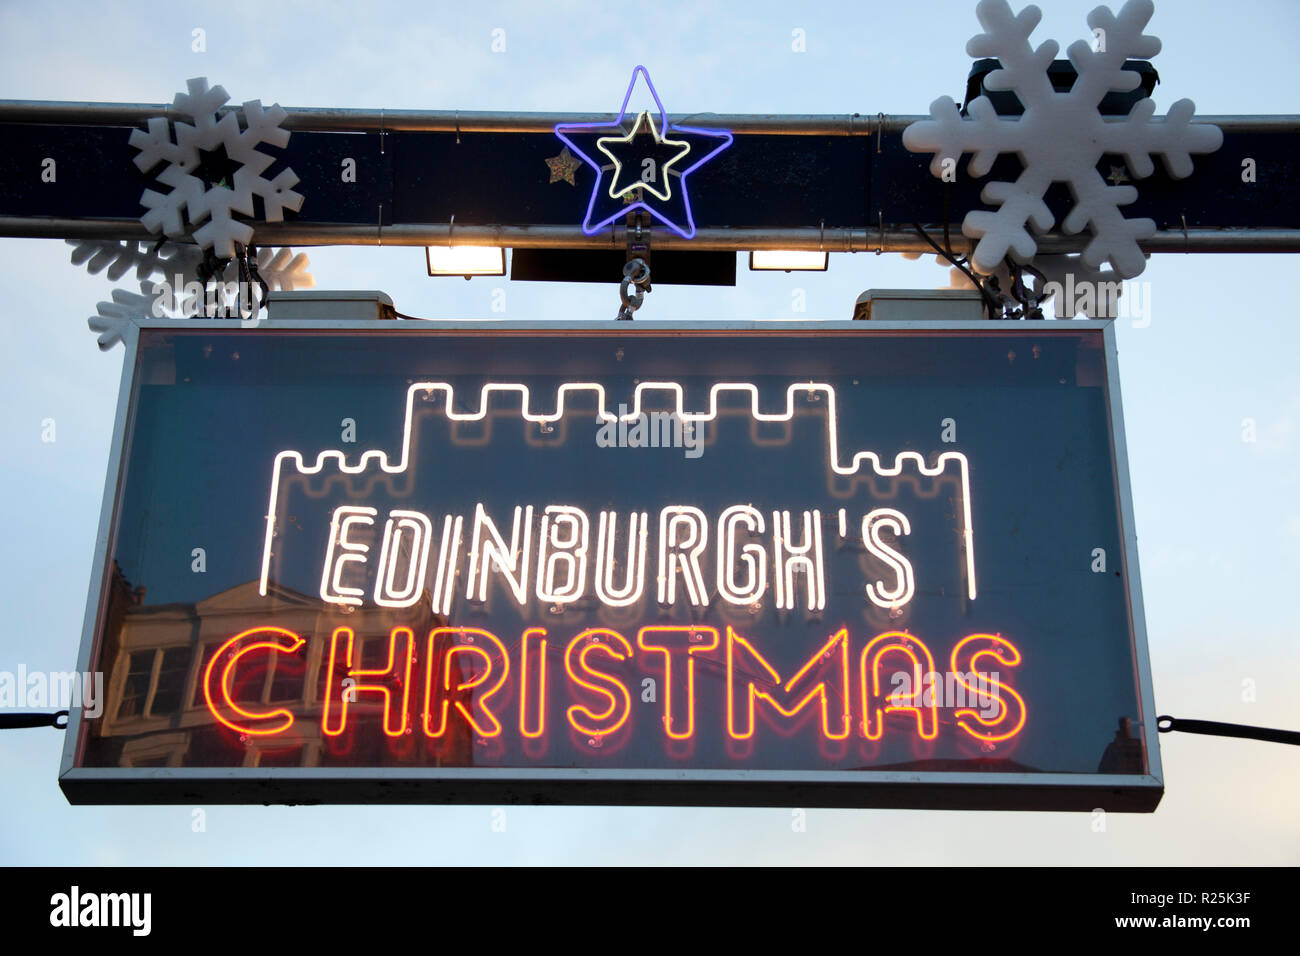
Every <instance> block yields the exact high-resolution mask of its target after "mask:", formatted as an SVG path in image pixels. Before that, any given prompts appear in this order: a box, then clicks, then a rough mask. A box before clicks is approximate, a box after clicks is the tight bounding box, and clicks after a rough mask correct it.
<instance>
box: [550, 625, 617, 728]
mask: <svg viewBox="0 0 1300 956" xmlns="http://www.w3.org/2000/svg"><path fill="white" fill-rule="evenodd" d="M602 638H604V640H602ZM575 651H576V654H575ZM597 651H599V652H600V653H602V654H604V655H606V656H607V657H610V658H612V659H613V660H615V661H627V660H631V659H632V653H633V651H632V645H631V644H629V643H628V640H627V638H625V637H624V636H623V635H622V634H620V633H618V632H617V631H611V630H608V629H606V628H603V627H593V628H589V629H588V630H585V631H583V632H582V633H581V634H579V635H578V636H577V637H575V638H574V639H573V640H571V641H569V646H568V647H566V648H565V649H564V669H565V671H567V672H568V675H569V679H570V680H571V681H573V682H574V683H575V684H577V685H578V686H579V687H583V688H586V689H587V690H589V691H591V692H592V693H593V694H599V695H600V696H602V697H604V698H606V699H607V700H608V701H609V706H608V707H607V708H606V709H605V710H604V711H602V712H600V713H596V712H595V711H594V710H592V709H591V708H589V707H586V706H584V705H582V704H574V705H573V706H571V707H570V708H569V709H568V711H567V716H568V718H569V724H570V726H572V727H573V729H574V730H576V731H578V733H580V734H586V735H587V736H590V737H603V736H605V735H606V734H612V733H614V732H615V731H616V730H618V729H619V728H620V727H622V726H623V724H624V723H626V722H627V718H628V716H629V715H630V714H631V713H632V695H631V692H629V691H628V689H627V685H626V684H624V683H623V682H622V681H621V680H619V679H618V678H617V677H615V676H613V675H612V674H607V673H605V672H604V671H599V670H596V669H595V668H594V667H592V665H591V663H590V662H589V661H588V660H587V657H588V656H589V655H591V654H594V653H596V652H597ZM575 658H576V661H575ZM575 664H576V666H575ZM579 670H581V671H582V672H583V673H584V674H586V675H588V676H590V677H593V678H595V679H596V680H597V681H598V682H599V683H592V682H591V681H587V680H584V679H583V678H582V677H581V676H579V674H578V671H579ZM588 721H590V723H589V722H588Z"/></svg>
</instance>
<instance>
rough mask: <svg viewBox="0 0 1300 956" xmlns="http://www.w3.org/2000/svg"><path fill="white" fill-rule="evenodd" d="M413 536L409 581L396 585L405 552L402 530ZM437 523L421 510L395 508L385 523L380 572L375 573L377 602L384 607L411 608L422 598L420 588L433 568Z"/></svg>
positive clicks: (408, 553)
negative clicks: (431, 547) (432, 547)
mask: <svg viewBox="0 0 1300 956" xmlns="http://www.w3.org/2000/svg"><path fill="white" fill-rule="evenodd" d="M403 530H405V531H406V532H408V533H409V534H410V535H411V536H412V542H411V545H410V548H409V550H408V552H407V560H406V583H405V584H403V585H402V588H401V590H398V589H396V588H394V587H393V575H394V573H395V572H396V570H397V565H398V559H399V558H400V557H401V554H402V537H403V535H402V532H403ZM432 538H433V522H431V521H430V520H429V518H428V516H427V515H423V514H421V513H420V512H418V511H392V512H389V515H388V520H387V521H386V522H384V543H383V544H382V545H381V546H380V549H379V572H378V574H377V575H376V576H375V603H376V604H378V605H380V606H381V607H410V606H411V605H412V604H414V603H415V602H416V601H418V600H419V599H420V588H421V586H422V585H423V584H424V575H425V573H426V572H427V571H428V567H429V543H430V540H431V539H432Z"/></svg>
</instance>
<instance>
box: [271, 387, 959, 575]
mask: <svg viewBox="0 0 1300 956" xmlns="http://www.w3.org/2000/svg"><path fill="white" fill-rule="evenodd" d="M647 391H667V392H671V393H673V395H674V397H675V408H676V411H675V414H676V415H677V416H678V417H679V418H680V419H681V421H682V422H683V424H685V423H694V422H710V421H714V420H716V419H717V417H718V396H719V395H720V394H721V393H723V392H736V391H740V392H745V393H748V395H749V396H750V407H751V415H752V416H753V419H754V420H755V421H757V422H788V421H791V420H792V419H793V418H794V415H795V396H796V395H797V394H805V395H809V396H819V397H822V398H824V400H825V402H826V422H827V436H826V437H827V452H828V454H827V457H828V462H827V465H828V467H829V469H830V471H831V472H832V473H833V474H836V475H841V476H848V475H855V474H857V473H858V472H859V471H860V470H861V469H862V467H863V465H864V464H866V465H869V466H870V468H871V469H872V471H873V472H874V473H875V474H876V475H878V476H880V477H882V478H892V477H896V476H898V475H900V474H902V471H903V468H904V466H906V465H912V466H914V467H915V468H916V469H917V471H918V473H919V474H921V475H922V476H925V477H938V476H939V475H942V474H943V473H944V472H945V471H946V470H947V468H948V466H949V465H950V464H951V465H953V466H955V467H956V469H957V471H958V473H959V479H960V483H961V514H962V543H963V550H964V558H965V561H964V563H965V572H966V586H967V594H968V596H969V598H970V599H971V600H974V599H975V598H976V595H977V588H976V580H975V549H974V529H973V527H972V524H971V495H970V468H969V463H968V461H967V459H966V456H965V455H964V454H962V453H961V452H955V451H946V452H943V453H941V454H939V455H938V456H937V457H936V458H935V462H934V464H933V465H928V464H927V463H926V460H925V458H924V456H923V455H922V454H921V453H920V452H916V451H904V452H899V453H898V454H897V455H896V456H895V457H894V461H893V464H892V465H890V466H886V465H885V464H883V463H882V461H881V458H880V456H879V455H878V454H877V453H876V452H874V451H859V452H856V453H855V454H854V455H853V456H852V458H851V460H850V461H849V463H848V464H842V463H841V462H840V452H839V421H838V411H837V405H836V401H835V389H834V388H833V387H832V386H830V385H827V384H824V383H818V382H807V383H798V382H796V383H792V384H791V385H789V386H788V387H787V388H786V402H785V405H786V407H785V410H784V411H783V412H763V411H761V410H760V408H759V395H758V386H757V385H755V384H753V383H749V382H719V383H716V384H715V385H713V386H712V388H711V389H710V390H709V408H708V411H703V412H687V411H685V409H684V407H683V403H684V397H683V388H682V386H681V385H680V384H679V383H676V382H642V383H640V384H638V385H637V386H636V389H635V391H634V393H633V402H632V410H631V411H630V412H628V413H627V414H626V415H615V414H613V413H611V412H610V411H608V408H607V403H606V396H605V388H604V386H603V385H601V384H599V383H596V382H566V383H565V384H563V385H561V386H560V387H559V389H558V390H557V395H556V408H555V411H554V412H553V413H535V412H533V411H531V396H530V393H529V389H528V386H526V385H523V384H518V383H500V382H491V383H488V384H486V385H484V386H483V387H482V389H481V391H480V395H479V407H478V410H477V411H474V412H456V411H455V410H454V409H455V406H454V404H453V392H454V389H453V386H452V385H451V384H450V383H447V382H415V383H413V384H412V385H410V386H409V387H408V388H407V394H406V417H405V423H404V427H403V430H402V448H401V452H400V455H399V456H398V458H397V460H396V461H392V460H391V459H390V456H389V454H388V452H386V451H382V450H378V449H371V450H368V451H364V452H362V453H361V455H360V457H359V458H358V459H357V460H356V462H355V463H352V464H349V463H348V460H347V455H346V453H345V452H344V451H343V450H342V449H329V450H326V451H322V452H320V453H319V454H318V455H317V456H316V461H315V463H314V464H311V465H308V464H307V463H306V461H305V460H304V458H303V456H302V453H301V452H297V451H290V450H283V451H280V452H279V453H278V454H277V455H276V456H275V462H274V465H273V469H272V478H271V489H270V496H269V501H268V506H267V514H266V533H265V536H264V539H263V547H262V575H261V581H260V586H259V593H260V594H262V595H263V596H265V595H266V593H267V586H268V582H269V578H270V571H271V559H272V557H273V547H272V546H273V544H274V540H275V531H276V516H277V509H278V506H279V496H280V477H281V472H282V471H283V469H284V466H285V465H288V464H292V466H293V468H294V470H295V471H297V473H298V474H300V475H316V474H320V472H321V471H322V470H323V469H324V467H325V465H326V463H327V462H333V463H334V464H335V466H336V467H337V468H338V470H339V471H340V472H341V473H342V474H346V475H356V474H360V473H362V472H364V471H365V470H366V469H367V468H369V467H370V466H371V465H372V464H373V465H375V466H377V467H378V468H379V469H380V470H381V471H382V472H383V473H385V474H389V475H397V474H403V473H405V472H406V471H407V469H408V468H409V467H410V463H411V458H410V447H411V432H412V429H413V427H414V423H415V420H416V416H415V413H414V407H415V402H416V400H417V396H418V395H420V394H421V393H423V394H425V395H427V396H430V397H432V395H433V393H435V392H439V393H441V394H442V395H443V396H444V398H445V403H444V404H445V408H444V414H445V415H446V416H447V418H448V420H450V421H453V422H463V421H482V420H483V419H484V418H486V417H487V414H488V398H489V396H490V395H491V394H492V393H493V392H511V393H517V394H519V395H520V398H521V409H520V415H521V417H522V418H523V419H524V420H525V421H529V422H538V423H550V422H555V421H559V420H560V419H562V418H563V417H564V414H565V397H566V396H567V395H568V394H569V393H570V392H595V393H596V397H597V413H596V414H597V417H598V418H599V420H601V421H605V422H611V421H612V422H618V421H635V420H638V419H639V418H640V416H641V414H642V410H641V409H642V403H643V395H644V393H645V392H647ZM817 533H818V535H819V536H820V530H818V532H817ZM611 540H612V539H611ZM635 540H636V539H635V537H634V538H633V542H634V541H635ZM605 566H606V568H607V569H608V568H609V567H610V566H611V563H610V562H606V565H605ZM774 571H775V569H774ZM471 579H472V578H471ZM597 580H598V582H600V581H601V579H600V578H599V577H598V578H597ZM688 580H689V578H688ZM601 583H608V582H607V581H605V582H601ZM444 593H446V592H444Z"/></svg>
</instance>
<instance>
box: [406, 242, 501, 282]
mask: <svg viewBox="0 0 1300 956" xmlns="http://www.w3.org/2000/svg"><path fill="white" fill-rule="evenodd" d="M424 251H425V259H426V261H427V262H428V265H429V275H431V276H464V277H465V278H466V279H469V278H472V277H473V276H503V275H505V274H506V250H505V249H504V248H503V247H500V246H425V247H424Z"/></svg>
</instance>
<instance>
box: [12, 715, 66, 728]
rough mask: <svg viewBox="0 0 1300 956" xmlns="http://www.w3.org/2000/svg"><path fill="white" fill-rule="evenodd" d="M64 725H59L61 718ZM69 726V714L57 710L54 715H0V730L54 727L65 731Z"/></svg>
mask: <svg viewBox="0 0 1300 956" xmlns="http://www.w3.org/2000/svg"><path fill="white" fill-rule="evenodd" d="M60 717H62V718H63V723H59V718H60ZM67 726H68V712H67V711H66V710H56V711H55V712H54V713H52V714H0V730H22V729H24V728H26V727H53V728H54V729H55V730H63V729H64V728H65V727H67Z"/></svg>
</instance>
